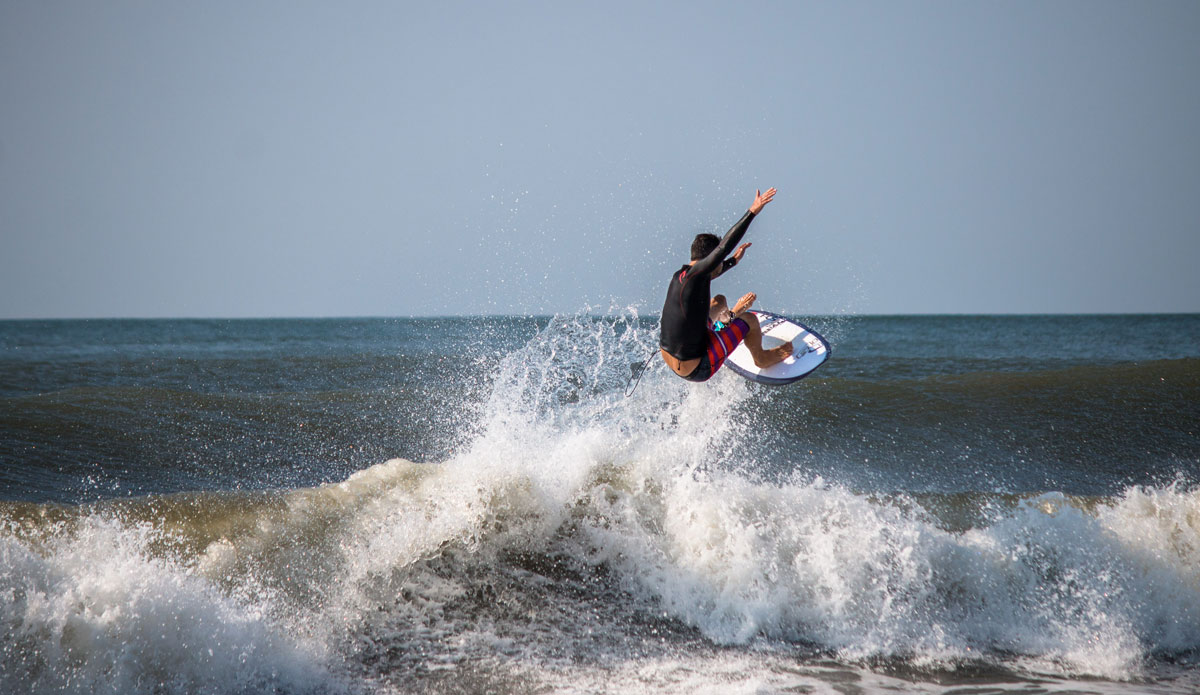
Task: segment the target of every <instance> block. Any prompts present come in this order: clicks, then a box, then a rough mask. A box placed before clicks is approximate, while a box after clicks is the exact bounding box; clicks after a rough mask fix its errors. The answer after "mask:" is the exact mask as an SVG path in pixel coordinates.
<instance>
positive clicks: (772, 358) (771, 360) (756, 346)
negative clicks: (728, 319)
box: [734, 292, 793, 369]
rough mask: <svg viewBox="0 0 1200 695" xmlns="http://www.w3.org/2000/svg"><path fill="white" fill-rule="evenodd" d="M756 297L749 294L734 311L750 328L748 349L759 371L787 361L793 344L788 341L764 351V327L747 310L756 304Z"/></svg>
mask: <svg viewBox="0 0 1200 695" xmlns="http://www.w3.org/2000/svg"><path fill="white" fill-rule="evenodd" d="M755 299H756V297H755V296H754V293H753V292H748V293H747V294H746V296H744V297H742V298H741V299H740V300H738V303H737V305H736V306H734V311H735V312H737V318H739V319H741V320H743V321H745V322H746V325H747V326H749V327H750V331H749V332H748V333H746V340H745V341H744V342H745V343H746V349H747V350H749V351H750V356H751V357H753V358H754V365H755V366H756V367H758V368H759V369H766V368H767V367H770V366H771V365H774V364H779V363H780V362H782V361H784V360H786V359H787V358H788V355H790V354H792V350H793V347H792V343H791V341H788V342H786V343H784V344H783V345H780V346H778V347H773V348H771V349H769V350H765V349H763V345H762V339H763V334H762V327H760V326H759V324H758V317H757V316H755V315H754V314H751V313H750V312H749V311H747V309H749V308H750V305H751V304H753V303H754V300H755Z"/></svg>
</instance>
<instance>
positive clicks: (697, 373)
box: [659, 188, 792, 381]
mask: <svg viewBox="0 0 1200 695" xmlns="http://www.w3.org/2000/svg"><path fill="white" fill-rule="evenodd" d="M774 197H775V189H774V188H768V189H767V192H766V193H763V192H761V191H756V192H755V195H754V203H752V204H751V205H750V209H749V210H747V211H746V214H745V215H743V216H742V219H740V220H738V222H737V224H735V225H733V227H732V228H730V230H729V231H728V232H726V234H725V238H723V239H721V238H718V237H717V236H716V235H715V234H697V235H696V238H695V239H694V240H693V241H692V253H691V256H692V260H691V262H689V263H688V264H687V265H685V266H683V267H682V268H680V269H679V270H678V271H676V272H675V274H674V275H673V276H672V277H671V285H670V286H669V287H668V288H667V299H666V301H665V302H664V303H663V311H662V323H661V325H660V329H661V332H660V336H659V347H660V348H661V350H660V351H659V352H660V353H661V354H662V358H663V361H664V362H666V363H667V366H669V367H670V368H671V369H672V370H674V372H675V373H676V374H678V375H679V376H681V377H683V378H684V379H687V380H688V381H708V379H710V378H711V377H712V375H713V374H715V373H716V372H717V370H718V369H720V368H721V365H722V364H724V362H725V358H726V357H728V356H729V353H731V352H733V349H734V348H736V347H737V346H738V345H739V344H741V343H742V342H743V341H745V343H746V347H747V348H748V349H749V350H750V355H751V356H752V357H753V358H754V364H755V365H757V366H758V367H759V368H760V369H762V368H766V367H769V366H771V365H773V364H777V363H779V362H782V361H783V360H784V359H786V358H787V356H788V355H790V354H792V344H791V343H790V342H789V343H784V344H783V345H780V346H779V347H776V348H771V349H770V350H764V349H763V346H762V329H760V328H759V325H758V317H757V316H755V315H754V314H751V313H749V311H748V310H749V309H750V306H751V305H753V304H754V301H755V299H757V296H756V295H755V294H754V293H753V292H747V293H746V294H745V295H744V296H743V297H742V298H741V299H739V300H738V302H737V304H735V305H734V307H733V309H732V310H730V309H729V306H728V304H727V303H726V300H725V297H724V295H717V296H716V297H712V296H711V289H710V283H711V282H712V279H713V278H715V277H718V276H720V275H721V274H722V273H724V272H725V271H727V270H729V269H730V268H732V267H733V266H735V265H737V264H738V263H739V262H740V261H741V260H742V256H744V255H745V254H746V249H748V248H750V244H748V243H747V244H742V245H741V246H737V244H738V242H739V241H741V240H742V236H744V235H745V234H746V230H747V229H748V228H749V227H750V222H751V220H753V219H754V216H755V215H757V214H758V213H760V212H762V209H763V207H765V206H766V204H767V203H769V202H771V199H772V198H774ZM735 246H737V249H736V250H734V247H735ZM731 251H732V253H731Z"/></svg>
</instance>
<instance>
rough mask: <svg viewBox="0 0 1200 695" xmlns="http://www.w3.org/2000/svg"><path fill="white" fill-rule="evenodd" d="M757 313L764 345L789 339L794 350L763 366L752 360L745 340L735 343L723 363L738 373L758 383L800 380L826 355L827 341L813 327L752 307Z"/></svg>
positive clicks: (819, 364) (777, 343)
mask: <svg viewBox="0 0 1200 695" xmlns="http://www.w3.org/2000/svg"><path fill="white" fill-rule="evenodd" d="M751 313H753V314H754V315H756V316H758V322H759V325H760V326H762V330H763V347H764V348H767V349H770V348H773V347H775V346H777V345H782V344H784V343H786V342H787V341H789V340H790V341H792V346H793V348H794V351H793V352H792V354H791V355H790V356H789V357H788V358H787V359H785V360H784V361H782V362H780V363H779V364H774V365H771V366H770V367H767V368H766V369H759V368H758V367H757V366H755V364H754V358H753V357H751V355H750V349H749V348H747V347H746V344H745V343H742V344H741V345H738V346H737V348H735V349H734V351H733V352H731V353H730V354H729V357H728V358H727V359H726V360H725V366H727V367H729V368H730V369H732V370H733V371H734V372H737V373H738V374H739V375H741V376H743V377H745V378H747V379H749V380H751V381H757V382H758V383H760V384H772V385H777V386H778V385H782V384H790V383H792V382H794V381H799V380H800V379H803V378H804V377H806V376H808V375H809V374H811V373H812V372H813V370H814V369H816V368H817V367H820V366H821V365H822V364H824V363H825V360H827V359H829V353H830V347H829V342H828V341H827V340H825V338H823V337H821V334H820V333H817V332H816V331H814V330H813V329H811V328H809V327H808V326H805V325H804V324H802V323H798V322H796V321H793V320H791V319H789V318H786V317H783V316H780V315H779V314H772V313H771V312H769V311H752V312H751Z"/></svg>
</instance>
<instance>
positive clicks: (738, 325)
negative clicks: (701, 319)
mask: <svg viewBox="0 0 1200 695" xmlns="http://www.w3.org/2000/svg"><path fill="white" fill-rule="evenodd" d="M749 332H750V325H749V324H747V323H746V322H745V321H743V320H742V319H734V320H733V321H731V322H730V323H728V324H726V325H725V327H724V328H722V329H721V330H719V331H715V330H713V329H712V325H711V324H710V325H709V329H708V350H707V351H706V352H705V354H704V357H702V358H701V359H700V364H698V365H696V368H695V369H694V370H692V373H691V374H688V375H687V376H685V377H684V378H685V379H687V380H688V381H708V380H709V379H711V378H712V375H713V374H716V373H717V370H718V369H720V368H721V365H723V364H725V358H727V357H729V353H731V352H733V350H734V348H736V347H737V346H738V345H741V344H742V341H743V340H745V339H746V334H747V333H749Z"/></svg>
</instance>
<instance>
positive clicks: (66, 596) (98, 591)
mask: <svg viewBox="0 0 1200 695" xmlns="http://www.w3.org/2000/svg"><path fill="white" fill-rule="evenodd" d="M154 535H155V534H154V532H153V531H151V530H150V529H149V528H147V527H145V526H141V525H127V524H122V523H119V522H117V521H114V520H107V519H103V518H100V517H90V518H86V519H83V520H82V521H81V522H80V524H79V527H78V528H76V529H75V530H74V531H73V532H72V533H69V534H61V535H58V534H53V535H52V537H51V538H50V540H49V541H47V542H46V544H45V545H42V546H39V545H38V544H30V543H24V542H22V541H21V540H19V539H18V538H16V537H14V536H12V535H9V534H5V535H4V536H3V537H0V626H2V628H3V631H4V642H3V647H2V650H3V652H2V653H3V657H2V660H0V662H2V664H3V668H2V669H0V691H2V692H6V693H21V692H28V693H42V692H47V693H48V692H54V693H122V694H125V693H148V692H171V693H226V692H238V691H245V692H260V691H262V692H265V691H270V690H272V689H274V688H283V689H285V690H286V691H289V692H308V691H320V690H322V689H324V688H325V686H331V685H332V683H331V682H330V681H328V680H326V679H324V678H323V677H322V676H321V674H320V673H319V672H318V671H316V670H315V669H314V668H312V666H311V665H310V663H311V659H312V655H311V654H306V653H305V652H304V651H303V650H301V648H300V647H299V646H298V645H296V644H295V643H293V642H292V641H291V640H289V639H288V638H287V637H286V636H284V635H281V634H280V633H279V631H278V630H277V628H276V627H275V626H273V625H271V624H270V622H269V621H268V620H267V619H266V618H265V617H264V615H263V614H262V612H261V610H259V609H258V608H257V607H255V606H254V605H247V604H245V603H242V602H239V601H237V600H236V599H234V598H231V597H229V596H225V595H222V594H221V593H220V592H218V591H217V590H215V588H214V587H213V586H212V585H211V584H210V583H209V582H207V581H205V580H204V579H203V578H201V577H197V576H195V575H194V574H193V573H191V572H189V571H188V570H186V569H185V568H182V567H179V566H176V565H174V564H172V563H171V562H169V561H167V560H164V559H162V558H155V557H152V556H150V555H148V554H147V552H146V549H147V548H148V547H149V546H150V545H152V543H153V542H154V538H153V536H154Z"/></svg>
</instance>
